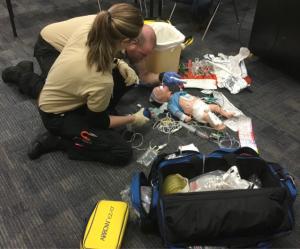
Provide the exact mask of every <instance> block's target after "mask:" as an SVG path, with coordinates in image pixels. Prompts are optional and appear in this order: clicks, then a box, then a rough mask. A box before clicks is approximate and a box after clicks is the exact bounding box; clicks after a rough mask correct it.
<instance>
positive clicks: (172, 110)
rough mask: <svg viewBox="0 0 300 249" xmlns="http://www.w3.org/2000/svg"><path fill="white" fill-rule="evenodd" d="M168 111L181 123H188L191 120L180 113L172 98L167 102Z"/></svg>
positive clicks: (180, 110) (176, 103) (177, 104)
mask: <svg viewBox="0 0 300 249" xmlns="http://www.w3.org/2000/svg"><path fill="white" fill-rule="evenodd" d="M168 110H169V112H170V113H171V114H172V115H174V116H175V117H177V118H178V119H179V120H181V121H185V122H188V121H190V120H191V117H189V116H188V115H186V114H185V113H184V112H182V109H181V108H180V106H179V103H178V102H176V101H175V100H174V99H173V98H171V99H170V100H169V102H168Z"/></svg>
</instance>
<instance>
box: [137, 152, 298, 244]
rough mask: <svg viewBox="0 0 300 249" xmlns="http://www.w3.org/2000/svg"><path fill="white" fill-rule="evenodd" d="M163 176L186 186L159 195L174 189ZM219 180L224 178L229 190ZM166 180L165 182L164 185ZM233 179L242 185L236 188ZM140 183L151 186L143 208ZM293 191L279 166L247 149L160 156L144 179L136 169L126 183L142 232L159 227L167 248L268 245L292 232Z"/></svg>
mask: <svg viewBox="0 0 300 249" xmlns="http://www.w3.org/2000/svg"><path fill="white" fill-rule="evenodd" d="M220 172H223V173H222V174H220ZM228 172H229V173H228ZM232 173H234V175H235V178H232V175H233V174H232ZM216 174H219V176H217V175H216ZM168 176H172V177H171V178H170V177H169V179H171V180H172V179H173V181H174V182H175V180H176V179H177V180H179V181H180V182H181V183H183V184H184V182H185V181H184V180H183V179H187V181H188V182H189V186H188V187H189V190H188V191H187V190H186V189H187V188H185V187H182V186H181V189H179V190H180V191H177V192H175V193H174V192H173V193H165V192H164V191H166V190H167V191H169V192H171V190H172V191H173V190H174V189H176V188H174V186H172V182H171V181H165V180H166V179H167V177H168ZM179 176H180V177H179ZM225 176H226V177H225ZM230 177H231V178H230ZM195 179H196V180H195ZM216 179H219V180H220V179H221V180H222V181H223V183H222V184H221V183H220V182H217V181H215V182H214V180H216ZM224 179H225V180H228V179H230V180H231V184H233V185H232V186H233V188H232V187H230V188H229V187H228V186H229V185H228V184H227V183H228V181H227V183H226V184H224ZM246 179H247V180H246ZM166 182H167V184H169V185H167V186H164V183H166ZM170 183H171V184H170ZM175 183H176V182H175ZM195 183H196V184H195ZM237 183H238V185H239V186H242V188H236V185H237ZM141 186H150V187H151V190H152V195H151V198H150V199H151V206H150V211H149V209H148V212H146V211H145V208H144V207H143V205H142V202H143V200H142V196H141V192H140V190H141ZM178 186H179V185H178ZM175 187H176V186H175ZM209 187H210V188H209ZM201 188H202V190H203V191H201ZM164 189H166V190H164ZM199 190H200V191H199ZM296 194H297V190H296V187H295V184H294V181H293V178H292V177H291V176H290V175H289V174H288V172H287V171H286V170H285V169H284V168H283V167H281V166H280V165H279V164H276V163H271V162H268V161H265V160H264V159H262V158H261V157H260V156H259V155H258V154H257V153H256V152H255V151H254V150H252V149H251V148H248V147H243V148H239V149H237V150H231V149H230V150H227V149H226V150H222V149H221V150H217V151H214V152H212V153H210V154H208V155H204V154H201V153H199V152H195V151H183V152H176V153H172V154H164V155H160V156H159V157H158V158H157V159H156V161H154V162H153V164H152V167H151V171H150V173H149V175H148V177H146V176H145V174H144V173H143V172H138V173H136V174H135V175H134V176H133V178H132V181H131V201H132V206H133V207H134V209H135V210H136V211H137V212H138V213H139V216H140V224H141V228H142V230H143V231H159V232H160V235H161V237H162V239H163V241H164V244H165V246H166V247H170V248H192V247H193V246H221V247H238V248H240V247H262V246H266V245H269V244H271V242H272V240H274V239H275V238H278V237H281V236H284V235H288V234H289V233H290V232H291V231H292V230H293V227H294V223H295V218H294V212H293V203H294V201H295V198H296Z"/></svg>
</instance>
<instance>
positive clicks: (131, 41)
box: [121, 38, 137, 49]
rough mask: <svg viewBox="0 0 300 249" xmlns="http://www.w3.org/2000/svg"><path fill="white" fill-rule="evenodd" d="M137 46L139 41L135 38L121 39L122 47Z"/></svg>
mask: <svg viewBox="0 0 300 249" xmlns="http://www.w3.org/2000/svg"><path fill="white" fill-rule="evenodd" d="M136 46H137V41H136V40H135V39H129V38H125V39H124V40H122V41H121V47H122V48H123V49H126V48H128V47H130V48H135V47H136Z"/></svg>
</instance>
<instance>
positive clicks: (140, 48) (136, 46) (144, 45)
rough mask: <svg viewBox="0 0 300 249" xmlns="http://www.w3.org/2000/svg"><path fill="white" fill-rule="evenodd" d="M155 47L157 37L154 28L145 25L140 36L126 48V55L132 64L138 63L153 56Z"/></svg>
mask: <svg viewBox="0 0 300 249" xmlns="http://www.w3.org/2000/svg"><path fill="white" fill-rule="evenodd" d="M155 46H156V35H155V32H154V30H153V28H152V27H151V26H149V25H147V24H144V26H143V28H142V32H141V33H140V35H139V36H138V37H137V39H136V40H135V41H134V42H131V44H130V45H129V46H128V47H127V48H126V53H127V56H128V58H129V60H130V62H131V63H138V62H140V61H141V60H143V59H144V58H146V57H147V56H148V55H149V54H151V52H152V51H153V49H154V47H155Z"/></svg>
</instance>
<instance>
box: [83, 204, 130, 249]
mask: <svg viewBox="0 0 300 249" xmlns="http://www.w3.org/2000/svg"><path fill="white" fill-rule="evenodd" d="M127 219H128V203H126V202H123V201H109V200H101V201H99V202H98V203H97V204H96V206H95V208H94V210H93V212H92V214H91V216H90V218H89V221H88V223H87V226H86V228H85V232H84V236H83V239H82V241H81V244H80V248H81V249H89V248H93V249H100V248H110V249H117V248H120V247H121V242H122V238H123V235H124V231H125V228H126V224H127Z"/></svg>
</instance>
